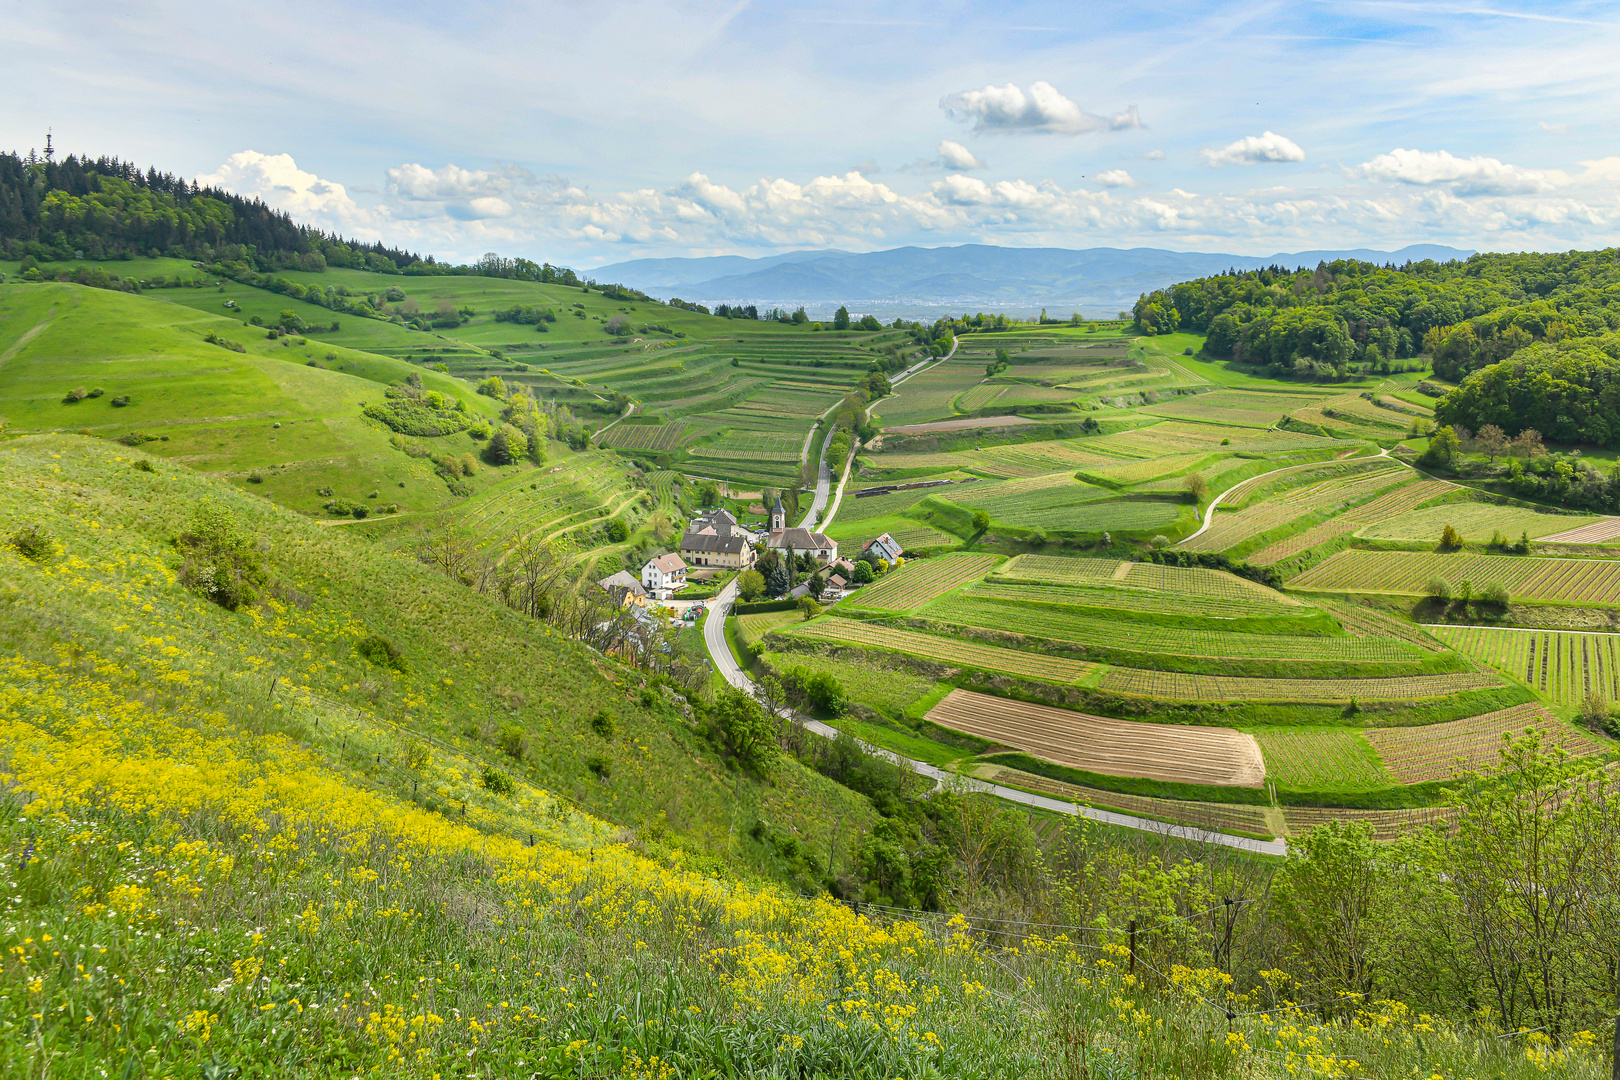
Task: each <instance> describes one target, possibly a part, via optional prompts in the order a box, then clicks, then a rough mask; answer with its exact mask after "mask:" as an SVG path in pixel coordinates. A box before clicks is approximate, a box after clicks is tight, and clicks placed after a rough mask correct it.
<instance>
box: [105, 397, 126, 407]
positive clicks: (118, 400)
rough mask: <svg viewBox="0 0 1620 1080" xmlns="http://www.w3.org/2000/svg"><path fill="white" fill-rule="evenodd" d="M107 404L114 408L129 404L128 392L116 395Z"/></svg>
mask: <svg viewBox="0 0 1620 1080" xmlns="http://www.w3.org/2000/svg"><path fill="white" fill-rule="evenodd" d="M107 404H109V405H111V406H112V407H113V408H115V409H122V408H123V407H124V406H126V405H128V404H129V395H128V394H119V395H118V396H117V397H115V398H113V399H112V400H111V401H109V402H108V403H107Z"/></svg>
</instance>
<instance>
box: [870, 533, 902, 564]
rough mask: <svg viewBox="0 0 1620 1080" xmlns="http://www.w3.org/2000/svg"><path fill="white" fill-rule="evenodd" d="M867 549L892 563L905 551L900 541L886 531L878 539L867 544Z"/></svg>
mask: <svg viewBox="0 0 1620 1080" xmlns="http://www.w3.org/2000/svg"><path fill="white" fill-rule="evenodd" d="M866 550H868V551H870V552H871V553H872V554H874V555H876V556H877V557H878V558H880V559H883V560H884V561H886V562H891V563H892V562H894V560H896V559H898V558H899V557H900V556H901V555H902V554H904V552H905V549H904V548H902V547H901V546H900V541H898V540H896V539H895V538H894V537H892V536H890V535H889V534H888V533H884V534H883V535H881V536H879V537H878V538H877V539H876V540H873V541H872V542H871V543H870V544H867V545H866Z"/></svg>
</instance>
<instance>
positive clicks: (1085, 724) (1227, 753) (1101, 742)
mask: <svg viewBox="0 0 1620 1080" xmlns="http://www.w3.org/2000/svg"><path fill="white" fill-rule="evenodd" d="M927 719H928V720H929V721H930V722H932V723H935V724H938V725H940V726H941V727H947V728H950V729H952V730H953V731H960V732H963V733H965V734H968V735H977V736H978V737H979V738H981V739H992V740H994V741H995V742H997V743H1001V744H1002V745H1005V746H1011V747H1015V748H1017V749H1019V750H1024V751H1026V752H1028V753H1031V754H1034V755H1035V756H1037V757H1042V758H1045V759H1046V760H1048V761H1052V762H1056V763H1057V764H1059V765H1068V766H1071V767H1072V768H1076V769H1084V770H1086V771H1087V772H1094V773H1103V774H1105V775H1108V776H1145V777H1148V778H1149V779H1153V780H1171V781H1179V782H1182V783H1189V784H1219V785H1232V786H1240V787H1258V786H1259V785H1260V783H1261V782H1262V781H1263V780H1264V779H1265V775H1266V766H1265V761H1264V760H1263V759H1262V757H1261V755H1260V748H1259V746H1257V745H1256V744H1255V741H1254V739H1253V737H1251V736H1248V735H1244V734H1242V733H1241V732H1238V731H1234V730H1232V729H1231V728H1217V727H1192V726H1189V725H1181V724H1175V725H1170V724H1140V723H1135V722H1133V721H1130V720H1110V719H1107V718H1105V717H1100V716H1088V715H1086V714H1085V713H1077V712H1071V711H1069V710H1068V709H1054V708H1051V707H1049V706H1045V705H1032V704H1029V703H1028V702H1023V701H1012V700H1009V699H1007V698H999V697H990V696H988V695H986V694H975V693H972V692H971V691H968V690H952V691H951V692H950V693H949V694H947V695H946V696H945V699H944V700H943V701H941V702H940V703H939V704H938V705H935V706H934V707H933V708H932V709H930V710H929V711H928V714H927Z"/></svg>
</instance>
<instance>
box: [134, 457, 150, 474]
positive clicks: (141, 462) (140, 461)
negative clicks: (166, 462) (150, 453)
mask: <svg viewBox="0 0 1620 1080" xmlns="http://www.w3.org/2000/svg"><path fill="white" fill-rule="evenodd" d="M130 468H132V469H134V470H135V471H136V472H152V471H153V470H152V463H151V462H150V461H148V460H146V459H145V458H136V459H135V461H134V462H133V463H132V464H131V465H130Z"/></svg>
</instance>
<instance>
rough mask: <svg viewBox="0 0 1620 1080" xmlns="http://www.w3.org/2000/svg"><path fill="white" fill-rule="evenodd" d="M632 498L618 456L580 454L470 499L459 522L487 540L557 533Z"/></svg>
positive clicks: (606, 513)
mask: <svg viewBox="0 0 1620 1080" xmlns="http://www.w3.org/2000/svg"><path fill="white" fill-rule="evenodd" d="M634 499H635V495H634V494H633V493H632V492H631V491H630V490H629V487H628V483H627V481H626V478H625V472H624V467H623V466H622V465H621V464H620V462H619V461H618V460H617V459H616V458H614V457H612V456H610V455H605V454H581V455H577V456H575V457H571V458H568V459H567V460H565V461H563V462H561V463H559V464H557V465H553V466H548V467H545V468H542V469H539V470H536V471H534V472H528V473H522V474H520V475H518V476H516V477H513V478H512V479H510V480H506V481H503V482H502V483H501V484H499V485H497V486H496V487H493V488H490V489H489V490H488V491H486V492H484V493H483V494H481V495H479V496H478V497H477V498H475V499H472V500H470V501H469V502H468V504H467V508H466V511H465V515H464V517H463V518H462V522H461V524H462V527H463V528H465V529H466V530H467V531H468V532H470V533H471V534H472V535H473V536H476V537H478V538H479V539H480V540H482V541H484V542H486V543H490V542H494V543H501V544H509V543H514V542H516V541H518V540H521V539H523V538H525V537H529V536H538V537H542V538H553V537H556V536H559V535H561V534H562V533H564V532H567V531H568V530H569V529H572V528H575V527H577V526H579V525H583V524H586V523H589V522H592V521H596V520H599V519H602V518H607V517H609V516H611V515H612V514H613V513H615V512H617V511H618V510H619V509H621V508H622V507H624V506H625V505H628V503H630V502H633V501H634Z"/></svg>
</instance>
